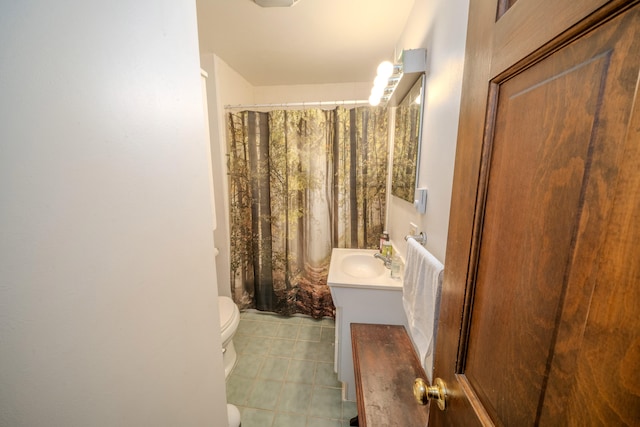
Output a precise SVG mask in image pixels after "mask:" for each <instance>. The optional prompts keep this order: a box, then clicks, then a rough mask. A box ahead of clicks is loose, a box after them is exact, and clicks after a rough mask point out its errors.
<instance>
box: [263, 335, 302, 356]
mask: <svg viewBox="0 0 640 427" xmlns="http://www.w3.org/2000/svg"><path fill="white" fill-rule="evenodd" d="M295 345H296V341H294V340H284V339H272V340H271V343H270V346H271V348H270V349H269V352H268V354H269V355H270V356H281V357H291V355H292V354H293V352H294V348H295Z"/></svg>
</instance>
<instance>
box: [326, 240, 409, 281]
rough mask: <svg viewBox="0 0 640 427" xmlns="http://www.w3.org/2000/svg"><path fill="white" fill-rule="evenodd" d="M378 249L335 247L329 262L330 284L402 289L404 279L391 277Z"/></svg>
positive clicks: (328, 279)
mask: <svg viewBox="0 0 640 427" xmlns="http://www.w3.org/2000/svg"><path fill="white" fill-rule="evenodd" d="M376 253H378V250H376V249H345V248H334V249H333V250H332V252H331V262H330V264H329V276H328V278H327V283H328V285H329V286H333V287H342V288H361V289H386V290H401V289H402V279H395V278H391V272H390V270H389V269H387V268H385V267H384V263H383V262H382V260H381V259H376V258H374V254H376Z"/></svg>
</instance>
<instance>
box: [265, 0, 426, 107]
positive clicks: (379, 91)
mask: <svg viewBox="0 0 640 427" xmlns="http://www.w3.org/2000/svg"><path fill="white" fill-rule="evenodd" d="M256 1H257V0H256ZM399 61H400V62H399V63H398V64H393V63H391V62H389V61H384V62H381V63H380V65H378V70H377V75H376V78H375V79H374V81H373V87H372V88H371V95H370V96H369V104H370V105H372V106H374V107H375V106H376V105H380V104H381V103H382V105H386V104H387V103H389V104H390V105H391V106H395V105H397V103H398V99H400V98H402V97H403V96H404V95H406V93H407V91H408V90H409V88H410V87H411V85H413V83H414V82H415V81H416V80H417V78H418V76H419V75H420V74H422V73H424V72H426V70H427V51H426V49H410V50H403V51H402V55H401V56H400V58H399ZM396 92H404V93H396ZM416 102H417V103H419V100H416Z"/></svg>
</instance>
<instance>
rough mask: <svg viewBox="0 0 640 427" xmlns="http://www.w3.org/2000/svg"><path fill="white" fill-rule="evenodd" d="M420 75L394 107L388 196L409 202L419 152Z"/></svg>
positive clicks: (421, 104) (420, 133)
mask: <svg viewBox="0 0 640 427" xmlns="http://www.w3.org/2000/svg"><path fill="white" fill-rule="evenodd" d="M424 80H425V77H424V74H423V75H422V76H421V77H420V78H419V79H418V81H417V82H416V83H415V84H414V85H413V86H412V87H411V90H409V93H408V94H407V95H406V96H405V97H404V99H403V100H402V102H401V103H400V104H399V105H398V107H397V108H396V120H395V122H396V123H395V131H394V140H393V168H392V175H391V193H392V194H393V195H394V196H397V197H400V198H401V199H404V200H406V201H408V202H410V203H413V201H414V196H415V194H414V193H415V189H416V179H417V176H416V175H417V170H418V158H419V153H420V139H421V135H422V132H421V129H422V126H421V122H422V110H423V104H424V100H423V98H424V89H423V88H424Z"/></svg>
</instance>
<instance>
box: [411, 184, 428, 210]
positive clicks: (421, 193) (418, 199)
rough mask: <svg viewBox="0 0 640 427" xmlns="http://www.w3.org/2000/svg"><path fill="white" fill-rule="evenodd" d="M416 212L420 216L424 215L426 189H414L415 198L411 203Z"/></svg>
mask: <svg viewBox="0 0 640 427" xmlns="http://www.w3.org/2000/svg"><path fill="white" fill-rule="evenodd" d="M413 206H415V208H416V210H417V211H418V213H420V214H424V213H425V212H426V211H427V188H426V187H423V188H416V192H415V198H414V202H413Z"/></svg>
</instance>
